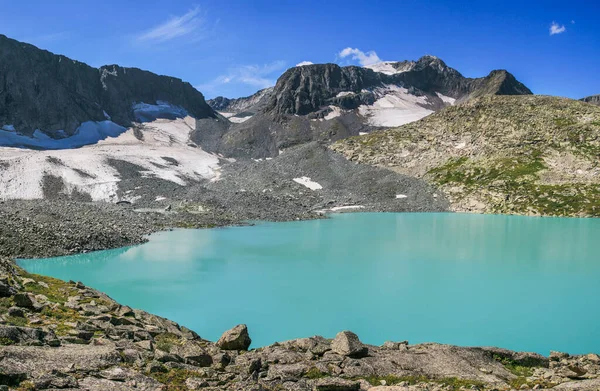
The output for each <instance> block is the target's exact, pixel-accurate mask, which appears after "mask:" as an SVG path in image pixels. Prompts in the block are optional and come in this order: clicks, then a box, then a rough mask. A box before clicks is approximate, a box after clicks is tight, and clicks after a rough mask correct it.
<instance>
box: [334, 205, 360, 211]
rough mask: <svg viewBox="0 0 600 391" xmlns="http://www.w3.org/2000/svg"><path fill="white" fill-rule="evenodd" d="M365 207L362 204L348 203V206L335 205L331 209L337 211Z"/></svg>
mask: <svg viewBox="0 0 600 391" xmlns="http://www.w3.org/2000/svg"><path fill="white" fill-rule="evenodd" d="M364 208H365V207H364V206H362V205H347V206H335V207H333V208H331V209H329V210H330V211H332V212H337V211H339V210H348V209H364Z"/></svg>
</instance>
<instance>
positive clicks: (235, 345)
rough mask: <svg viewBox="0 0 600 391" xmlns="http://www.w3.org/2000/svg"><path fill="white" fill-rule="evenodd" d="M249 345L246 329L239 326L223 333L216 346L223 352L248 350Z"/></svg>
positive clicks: (244, 326)
mask: <svg viewBox="0 0 600 391" xmlns="http://www.w3.org/2000/svg"><path fill="white" fill-rule="evenodd" d="M251 343H252V340H251V339H250V335H249V334H248V327H247V326H246V325H245V324H240V325H237V326H235V327H234V328H232V329H231V330H227V331H226V332H224V333H223V335H222V336H221V338H219V340H218V341H217V346H219V347H220V348H221V349H223V350H248V348H249V347H250V344H251Z"/></svg>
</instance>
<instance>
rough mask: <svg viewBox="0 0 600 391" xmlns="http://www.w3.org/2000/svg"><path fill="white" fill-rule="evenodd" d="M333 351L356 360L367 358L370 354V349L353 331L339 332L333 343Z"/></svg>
mask: <svg viewBox="0 0 600 391" xmlns="http://www.w3.org/2000/svg"><path fill="white" fill-rule="evenodd" d="M331 350H333V351H334V352H335V353H337V354H339V355H341V356H348V357H354V358H361V357H365V356H367V354H368V348H367V347H366V346H365V345H363V343H362V342H360V340H359V339H358V336H357V335H356V334H354V333H353V332H351V331H341V332H339V333H338V334H337V335H336V336H335V339H334V340H333V342H332V343H331Z"/></svg>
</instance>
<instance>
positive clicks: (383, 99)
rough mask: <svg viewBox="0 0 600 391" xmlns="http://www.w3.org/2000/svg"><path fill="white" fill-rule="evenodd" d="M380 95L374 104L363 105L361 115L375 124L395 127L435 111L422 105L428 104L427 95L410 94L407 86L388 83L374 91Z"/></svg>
mask: <svg viewBox="0 0 600 391" xmlns="http://www.w3.org/2000/svg"><path fill="white" fill-rule="evenodd" d="M373 92H374V93H375V95H376V96H378V97H379V99H378V100H377V101H375V103H373V105H370V106H367V105H361V106H359V108H358V112H359V114H360V115H362V116H364V117H366V118H367V122H368V123H369V124H370V125H373V126H385V127H393V126H400V125H404V124H407V123H409V122H414V121H418V120H420V119H421V118H423V117H426V116H428V115H429V114H431V113H433V111H432V110H429V109H426V108H425V107H423V106H421V105H427V104H428V101H427V96H416V95H413V94H410V93H409V92H408V90H407V89H406V88H402V87H398V86H395V85H387V86H385V87H383V88H377V89H375V90H374V91H373Z"/></svg>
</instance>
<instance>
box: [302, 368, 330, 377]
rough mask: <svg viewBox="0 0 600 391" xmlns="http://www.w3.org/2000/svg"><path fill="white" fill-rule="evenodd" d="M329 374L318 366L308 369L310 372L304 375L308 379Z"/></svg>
mask: <svg viewBox="0 0 600 391" xmlns="http://www.w3.org/2000/svg"><path fill="white" fill-rule="evenodd" d="M328 376H329V374H328V373H326V372H321V371H320V370H319V368H317V367H312V368H310V369H309V370H308V372H306V374H305V375H304V377H306V378H308V379H321V378H324V377H328Z"/></svg>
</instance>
